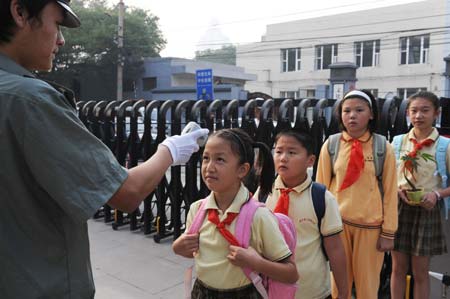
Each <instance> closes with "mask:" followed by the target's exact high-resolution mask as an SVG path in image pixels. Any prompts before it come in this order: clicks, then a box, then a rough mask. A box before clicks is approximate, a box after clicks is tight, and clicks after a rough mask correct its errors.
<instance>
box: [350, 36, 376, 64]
mask: <svg viewBox="0 0 450 299" xmlns="http://www.w3.org/2000/svg"><path fill="white" fill-rule="evenodd" d="M354 48H355V63H356V65H357V66H359V67H367V66H377V65H378V64H379V60H380V40H379V39H378V40H368V41H363V42H355V45H354Z"/></svg>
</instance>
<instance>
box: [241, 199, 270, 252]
mask: <svg viewBox="0 0 450 299" xmlns="http://www.w3.org/2000/svg"><path fill="white" fill-rule="evenodd" d="M261 206H264V204H263V203H261V202H258V201H256V200H254V199H253V198H250V199H249V200H248V201H247V202H246V203H245V204H243V205H242V207H241V210H240V211H239V216H238V218H237V220H236V227H235V230H234V236H235V237H236V239H237V240H238V241H239V244H241V247H244V248H247V247H248V245H249V244H250V237H251V233H252V222H253V216H254V215H255V212H256V209H258V208H259V207H261Z"/></svg>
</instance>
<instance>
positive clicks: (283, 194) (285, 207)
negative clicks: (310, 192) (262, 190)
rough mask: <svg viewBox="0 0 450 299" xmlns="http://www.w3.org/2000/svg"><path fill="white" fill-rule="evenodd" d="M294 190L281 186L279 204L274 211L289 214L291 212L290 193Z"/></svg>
mask: <svg viewBox="0 0 450 299" xmlns="http://www.w3.org/2000/svg"><path fill="white" fill-rule="evenodd" d="M292 191H294V189H292V188H281V189H280V197H279V198H278V201H277V205H276V206H275V209H274V210H273V211H274V213H281V214H284V215H286V216H288V213H289V193H291V192H292Z"/></svg>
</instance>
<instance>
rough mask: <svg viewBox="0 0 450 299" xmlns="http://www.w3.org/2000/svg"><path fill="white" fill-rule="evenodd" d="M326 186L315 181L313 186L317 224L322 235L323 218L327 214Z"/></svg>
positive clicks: (312, 195)
mask: <svg viewBox="0 0 450 299" xmlns="http://www.w3.org/2000/svg"><path fill="white" fill-rule="evenodd" d="M326 190H327V189H326V187H325V186H324V185H322V184H319V183H316V182H313V183H312V186H311V197H312V202H313V206H314V212H315V213H316V217H317V226H318V227H319V232H320V234H321V235H322V232H321V230H320V227H321V225H322V218H323V216H324V215H325V191H326Z"/></svg>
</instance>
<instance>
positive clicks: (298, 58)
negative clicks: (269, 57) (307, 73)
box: [280, 48, 302, 73]
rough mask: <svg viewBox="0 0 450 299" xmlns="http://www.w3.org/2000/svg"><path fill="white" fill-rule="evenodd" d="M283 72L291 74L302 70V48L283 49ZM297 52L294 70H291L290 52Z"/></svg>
mask: <svg viewBox="0 0 450 299" xmlns="http://www.w3.org/2000/svg"><path fill="white" fill-rule="evenodd" d="M280 51H281V72H282V73H289V72H298V71H300V70H301V62H302V48H284V49H281V50H280ZM290 51H295V58H294V60H295V62H294V69H293V70H290V69H289V63H290V60H289V52H290Z"/></svg>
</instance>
